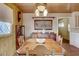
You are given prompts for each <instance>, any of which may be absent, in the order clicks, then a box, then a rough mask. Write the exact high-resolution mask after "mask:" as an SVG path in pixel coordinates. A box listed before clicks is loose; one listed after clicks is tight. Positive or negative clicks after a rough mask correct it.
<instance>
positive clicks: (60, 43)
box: [56, 35, 63, 45]
mask: <svg viewBox="0 0 79 59" xmlns="http://www.w3.org/2000/svg"><path fill="white" fill-rule="evenodd" d="M56 42H57V43H58V44H59V45H62V43H63V37H61V35H57V37H56Z"/></svg>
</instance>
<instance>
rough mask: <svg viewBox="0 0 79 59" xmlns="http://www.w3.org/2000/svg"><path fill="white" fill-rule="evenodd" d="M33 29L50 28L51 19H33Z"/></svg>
mask: <svg viewBox="0 0 79 59" xmlns="http://www.w3.org/2000/svg"><path fill="white" fill-rule="evenodd" d="M34 29H35V30H43V29H44V30H52V20H34Z"/></svg>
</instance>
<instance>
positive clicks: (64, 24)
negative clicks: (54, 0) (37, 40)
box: [58, 18, 69, 44]
mask: <svg viewBox="0 0 79 59" xmlns="http://www.w3.org/2000/svg"><path fill="white" fill-rule="evenodd" d="M58 25H59V26H58V34H59V35H61V36H62V37H63V43H68V44H69V18H59V19H58Z"/></svg>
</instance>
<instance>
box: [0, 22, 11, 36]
mask: <svg viewBox="0 0 79 59" xmlns="http://www.w3.org/2000/svg"><path fill="white" fill-rule="evenodd" d="M10 33H11V24H10V23H8V22H1V21H0V35H4V34H10Z"/></svg>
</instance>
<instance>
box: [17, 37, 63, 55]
mask: <svg viewBox="0 0 79 59" xmlns="http://www.w3.org/2000/svg"><path fill="white" fill-rule="evenodd" d="M36 39H37V38H31V39H28V40H26V41H25V42H24V43H23V44H22V46H21V47H20V48H19V49H18V50H17V53H18V54H26V49H27V48H28V50H29V51H30V52H29V53H35V52H33V51H34V48H35V47H37V46H38V45H43V46H45V47H46V48H47V49H48V51H49V53H48V54H50V53H51V51H52V49H55V52H56V53H58V54H60V53H62V46H61V45H59V44H58V43H57V42H56V41H54V40H53V39H45V42H44V43H43V44H39V43H38V42H37V40H36Z"/></svg>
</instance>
